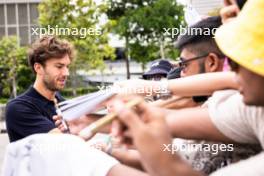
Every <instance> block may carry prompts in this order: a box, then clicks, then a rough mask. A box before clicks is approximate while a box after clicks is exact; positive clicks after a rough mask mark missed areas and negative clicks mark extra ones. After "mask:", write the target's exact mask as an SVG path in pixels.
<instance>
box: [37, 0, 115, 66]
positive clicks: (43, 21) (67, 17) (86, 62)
mask: <svg viewBox="0 0 264 176" xmlns="http://www.w3.org/2000/svg"><path fill="white" fill-rule="evenodd" d="M106 7H107V6H106V5H104V4H101V5H96V4H95V3H94V1H93V0H85V1H84V0H76V1H68V0H56V1H54V0H44V1H42V2H41V3H40V5H39V13H40V16H39V24H40V25H41V26H42V27H45V28H48V27H52V28H69V29H70V30H73V29H78V31H77V33H73V32H72V33H71V35H60V36H59V37H60V38H65V39H67V40H69V41H70V42H72V43H73V44H74V46H75V48H76V50H77V59H76V61H75V63H74V64H73V67H75V68H78V69H90V68H104V66H103V59H104V58H113V57H114V49H113V48H111V47H110V46H109V45H108V38H107V35H108V31H109V28H110V26H109V24H104V25H100V24H99V18H100V17H101V15H102V13H104V12H105V11H106V9H107V8H106ZM84 28H85V29H84ZM89 30H90V31H96V32H94V33H92V32H91V33H89V32H87V31H89ZM83 32H86V35H83V36H81V33H83ZM77 34H79V35H77ZM97 34H98V35H97Z"/></svg>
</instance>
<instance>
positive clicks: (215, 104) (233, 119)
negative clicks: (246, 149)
mask: <svg viewBox="0 0 264 176" xmlns="http://www.w3.org/2000/svg"><path fill="white" fill-rule="evenodd" d="M207 105H208V110H209V115H210V118H211V120H212V122H213V123H214V125H215V126H216V127H217V128H218V130H219V131H221V132H222V133H223V134H224V135H225V136H227V137H229V138H230V139H232V140H234V141H236V142H239V143H251V144H260V145H261V146H262V149H264V107H257V106H247V105H245V104H244V103H243V97H242V95H240V94H239V92H234V91H230V90H226V91H218V92H216V93H214V94H213V96H212V97H211V98H210V99H209V100H208V102H207ZM263 163H264V153H263V152H262V153H261V154H258V155H256V156H255V157H252V158H250V159H248V160H245V161H243V162H238V163H236V164H233V165H231V166H228V167H226V168H224V169H220V170H218V171H217V172H214V173H213V174H212V176H220V175H221V176H222V175H225V176H231V175H239V176H244V175H245V176H248V175H254V176H261V175H264V168H263Z"/></svg>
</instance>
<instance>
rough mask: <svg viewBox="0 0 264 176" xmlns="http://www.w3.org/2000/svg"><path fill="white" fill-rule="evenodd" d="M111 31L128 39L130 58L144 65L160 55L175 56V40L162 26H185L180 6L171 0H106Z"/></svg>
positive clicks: (165, 56) (176, 53)
mask: <svg viewBox="0 0 264 176" xmlns="http://www.w3.org/2000/svg"><path fill="white" fill-rule="evenodd" d="M108 4H109V6H110V8H109V10H108V13H107V14H108V16H109V18H110V19H111V20H113V21H112V23H113V24H115V28H114V30H113V31H114V32H115V33H117V34H119V35H120V36H122V37H125V38H127V39H128V40H129V41H128V42H127V43H128V44H127V46H126V47H127V48H129V51H130V54H131V56H132V58H133V59H135V60H136V61H138V62H142V63H143V64H144V63H146V62H148V61H150V60H154V59H158V58H161V57H164V58H176V57H177V56H178V54H179V52H178V51H177V50H176V49H175V48H174V47H173V43H174V42H175V39H173V38H171V36H167V35H165V28H166V29H168V28H179V27H180V26H184V25H185V23H184V17H183V16H184V13H183V6H181V5H179V4H177V2H176V1H171V0H143V1H137V0H125V1H119V0H108Z"/></svg>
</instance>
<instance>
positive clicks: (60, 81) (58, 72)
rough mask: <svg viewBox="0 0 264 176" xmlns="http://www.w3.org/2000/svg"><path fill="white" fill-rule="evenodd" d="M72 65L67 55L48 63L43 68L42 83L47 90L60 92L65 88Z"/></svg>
mask: <svg viewBox="0 0 264 176" xmlns="http://www.w3.org/2000/svg"><path fill="white" fill-rule="evenodd" d="M70 63H71V60H70V58H69V56H68V55H67V54H66V55H65V56H64V57H62V58H52V59H49V60H47V61H46V63H45V66H43V74H42V81H43V83H44V85H45V87H46V88H47V89H49V90H51V91H58V90H61V89H63V88H64V86H65V84H66V80H67V77H68V76H69V68H68V67H69V64H70Z"/></svg>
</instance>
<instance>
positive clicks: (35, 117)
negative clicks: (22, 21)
mask: <svg viewBox="0 0 264 176" xmlns="http://www.w3.org/2000/svg"><path fill="white" fill-rule="evenodd" d="M73 53H74V50H73V48H72V46H71V44H70V43H68V42H67V41H64V40H59V39H57V38H56V37H52V36H45V37H42V38H40V39H38V40H37V41H36V42H35V43H34V44H33V45H32V47H31V48H30V50H29V56H28V62H29V65H30V66H31V68H32V70H33V72H34V73H35V75H36V79H35V82H34V84H33V86H31V87H29V89H28V90H27V91H26V92H25V93H23V94H22V95H20V96H18V97H17V98H15V99H13V100H11V101H10V102H9V103H8V104H7V107H6V125H7V132H8V136H9V139H10V142H14V141H16V140H19V139H22V138H24V137H26V136H29V135H31V134H36V133H48V132H56V131H58V132H59V130H58V129H57V128H56V126H55V124H54V122H53V120H52V116H53V115H55V114H56V108H55V104H54V102H55V101H57V102H60V101H63V98H62V97H61V96H60V95H59V94H58V93H57V91H59V90H62V89H63V88H64V86H65V83H66V80H67V77H68V76H69V68H68V66H69V65H70V63H71V61H72V59H73Z"/></svg>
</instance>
